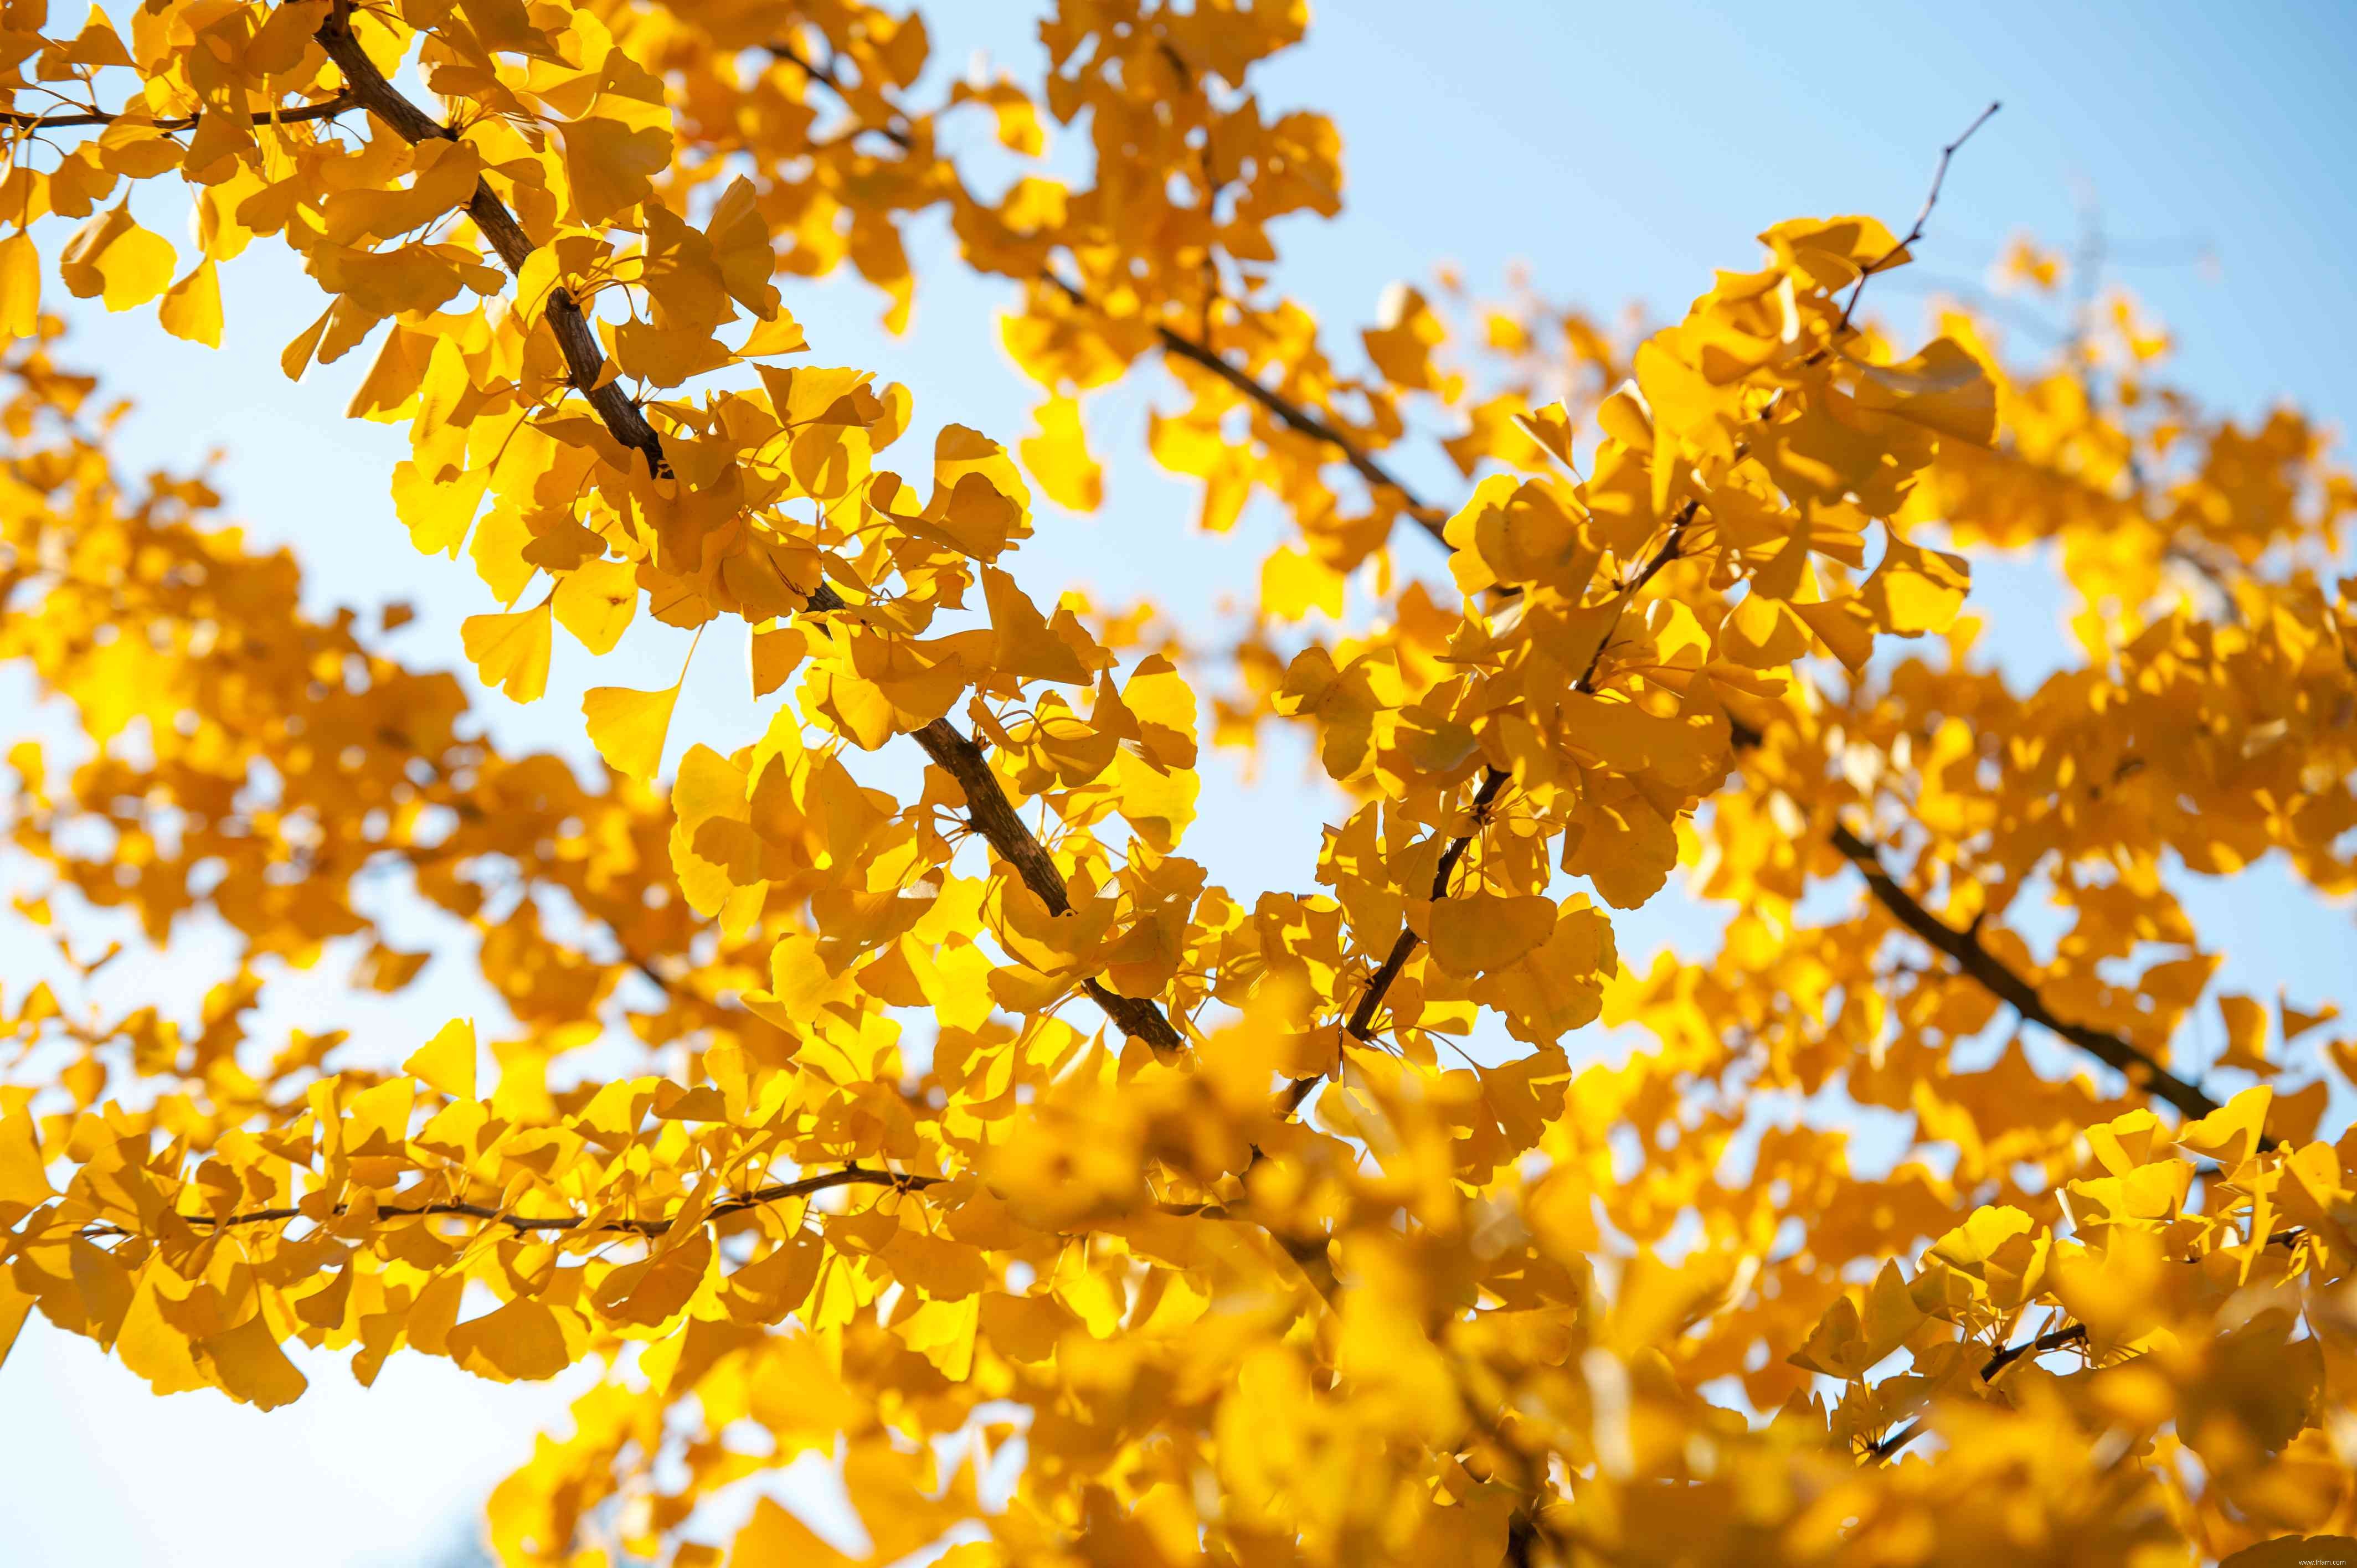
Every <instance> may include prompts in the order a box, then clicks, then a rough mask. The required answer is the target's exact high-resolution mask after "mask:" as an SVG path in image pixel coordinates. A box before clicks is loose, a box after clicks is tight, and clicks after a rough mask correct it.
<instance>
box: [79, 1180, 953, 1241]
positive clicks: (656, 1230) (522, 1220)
mask: <svg viewBox="0 0 2357 1568" xmlns="http://www.w3.org/2000/svg"><path fill="white" fill-rule="evenodd" d="M943 1179H945V1178H943V1177H941V1176H909V1175H905V1174H903V1173H901V1172H899V1171H877V1170H869V1169H867V1168H866V1167H865V1166H862V1165H847V1166H845V1168H843V1169H842V1170H839V1171H826V1172H823V1173H822V1174H820V1175H818V1176H803V1177H802V1178H801V1179H800V1180H797V1181H788V1182H779V1183H777V1184H775V1185H773V1186H770V1187H756V1188H754V1189H753V1190H752V1191H750V1192H740V1193H737V1194H734V1195H733V1196H731V1197H725V1198H722V1199H721V1200H720V1201H719V1202H718V1203H716V1204H714V1205H713V1206H712V1207H711V1208H708V1209H706V1210H705V1212H704V1219H705V1221H709V1220H714V1219H726V1218H727V1217H728V1216H729V1215H732V1214H742V1213H743V1212H745V1211H746V1210H747V1209H748V1208H759V1207H760V1206H761V1205H763V1204H765V1203H777V1202H780V1201H782V1200H783V1199H786V1198H789V1197H808V1196H809V1195H810V1194H812V1193H814V1192H824V1191H826V1190H828V1189H829V1188H831V1187H892V1188H894V1189H895V1190H897V1191H900V1192H921V1191H923V1190H924V1189H925V1188H926V1187H936V1186H939V1185H940V1184H941V1182H942V1180H943ZM350 1208H351V1206H350V1204H344V1203H339V1204H337V1205H336V1206H335V1207H334V1208H330V1209H329V1210H328V1218H331V1219H340V1218H341V1217H342V1216H344V1215H345V1214H347V1213H350ZM376 1212H377V1215H378V1218H380V1219H439V1218H444V1217H458V1218H463V1219H486V1220H490V1221H491V1222H493V1223H495V1224H500V1225H504V1226H507V1227H508V1228H509V1229H510V1230H515V1231H518V1232H522V1231H528V1230H534V1231H536V1230H577V1231H580V1232H581V1233H583V1234H584V1235H591V1236H603V1235H630V1236H661V1235H663V1234H665V1233H667V1232H668V1231H670V1230H671V1229H672V1228H673V1226H674V1225H675V1224H677V1223H678V1222H677V1221H676V1220H675V1219H608V1220H606V1221H605V1222H603V1223H601V1224H595V1225H593V1224H591V1223H590V1222H589V1220H588V1219H587V1217H586V1216H584V1215H579V1214H547V1215H531V1214H510V1213H508V1212H507V1211H505V1210H504V1209H499V1208H491V1207H490V1205H489V1204H482V1203H458V1202H448V1203H417V1204H385V1205H382V1206H380V1207H379V1208H378V1209H377V1211H376ZM178 1218H179V1219H183V1220H186V1221H187V1222H188V1224H190V1225H201V1226H204V1227H206V1228H207V1229H209V1230H226V1229H228V1228H229V1227H231V1226H233V1225H268V1224H274V1223H277V1222H279V1221H282V1220H288V1219H318V1218H320V1217H319V1216H317V1215H313V1214H307V1213H306V1212H305V1211H304V1210H303V1209H301V1208H255V1209H250V1210H248V1211H246V1212H245V1213H242V1214H228V1215H221V1216H214V1215H210V1214H182V1215H179V1216H178ZM81 1234H82V1235H83V1236H86V1237H102V1236H128V1235H130V1234H131V1232H130V1231H129V1230H125V1229H124V1228H123V1227H122V1226H120V1225H113V1224H97V1225H86V1226H84V1227H82V1229H81Z"/></svg>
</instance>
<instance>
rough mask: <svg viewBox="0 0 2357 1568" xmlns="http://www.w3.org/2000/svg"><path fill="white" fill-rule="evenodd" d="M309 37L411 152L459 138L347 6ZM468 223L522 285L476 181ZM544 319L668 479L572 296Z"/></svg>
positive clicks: (504, 223)
mask: <svg viewBox="0 0 2357 1568" xmlns="http://www.w3.org/2000/svg"><path fill="white" fill-rule="evenodd" d="M314 36H315V37H316V38H317V40H318V44H319V47H320V48H323V49H325V50H327V51H328V59H332V60H334V61H335V62H336V66H337V69H338V70H341V71H342V72H343V73H344V81H345V83H346V91H347V93H348V95H349V96H350V98H351V99H352V100H353V101H354V102H357V103H359V104H360V105H361V107H362V108H364V109H366V110H367V111H368V112H369V113H371V114H373V115H375V116H376V117H377V118H378V119H380V120H382V121H383V122H384V123H385V124H388V125H390V126H392V127H393V131H394V133H395V134H398V135H399V136H400V137H401V138H402V139H403V140H404V141H406V142H409V143H412V144H413V145H414V144H415V143H418V142H430V141H447V142H455V141H457V140H458V133H457V132H456V131H454V130H452V129H451V128H450V127H449V126H447V125H445V124H442V122H440V121H439V120H436V119H435V118H434V117H433V116H432V115H430V114H428V113H425V111H424V110H423V109H420V108H419V107H418V106H417V105H416V104H414V103H412V102H410V101H409V100H408V99H407V98H404V96H402V94H401V92H400V91H399V90H398V89H396V88H395V87H394V86H393V83H391V82H390V81H386V80H385V78H384V73H383V72H382V71H381V70H377V68H376V62H375V61H374V60H372V59H369V57H368V51H367V50H366V49H364V48H361V41H360V38H359V37H358V35H356V34H355V33H353V31H352V26H351V4H350V0H336V4H335V5H333V6H332V7H331V8H330V9H329V11H328V19H327V20H326V21H325V22H322V23H321V24H320V25H319V30H318V32H317V34H316V35H314ZM467 215H468V217H469V218H472V219H473V220H475V227H476V228H478V229H479V230H481V231H483V238H484V239H485V240H487V241H489V242H490V246H491V249H492V250H493V251H495V252H498V253H499V258H500V261H502V262H504V263H507V269H508V271H509V272H511V273H513V274H516V275H517V276H518V277H519V278H521V277H522V275H523V264H524V263H525V261H527V260H528V259H529V258H530V257H531V255H532V252H533V250H534V249H535V248H536V247H535V246H534V245H533V242H532V240H531V239H530V237H529V236H527V235H526V234H525V233H524V231H523V225H522V224H521V223H519V222H517V221H516V217H515V214H514V213H512V212H511V211H509V210H508V207H507V204H506V203H505V202H503V201H501V200H500V199H499V198H498V197H497V196H496V195H494V194H493V193H492V190H491V187H490V181H489V180H487V179H483V178H481V177H478V178H477V179H476V181H475V193H474V195H472V196H471V197H469V198H468V199H467ZM522 303H523V304H525V305H527V306H528V305H529V304H530V302H529V301H524V302H522ZM545 314H546V316H547V317H548V326H549V330H550V331H552V332H554V334H555V335H556V343H557V347H558V348H559V349H562V350H563V351H564V354H565V371H566V372H567V375H566V379H567V380H568V381H571V383H572V384H573V387H574V390H576V392H580V393H581V395H582V396H583V397H585V398H587V399H588V401H589V406H590V407H591V408H592V409H594V410H596V411H597V417H598V418H599V419H600V420H601V421H603V422H604V423H605V425H606V428H607V429H608V431H610V432H612V434H613V436H614V439H615V440H617V441H619V442H620V443H621V444H622V445H623V446H627V447H629V448H630V450H632V451H634V452H636V453H638V454H639V455H640V456H642V457H644V458H645V459H646V462H647V468H648V471H649V472H650V473H651V474H653V475H656V476H658V477H661V476H664V475H668V474H669V473H670V472H671V463H670V461H669V459H667V458H666V457H664V456H663V447H662V436H661V435H657V434H656V432H655V427H654V426H653V425H651V424H648V423H647V416H646V415H645V414H644V413H641V412H640V408H639V405H638V404H637V403H633V402H631V401H630V393H629V392H625V391H623V389H622V385H621V383H620V382H619V381H616V380H614V379H612V378H609V377H608V376H607V375H606V373H605V371H606V355H605V351H604V350H603V349H600V348H599V347H598V346H597V328H595V327H593V326H592V325H591V324H590V321H589V317H587V314H585V313H584V312H583V310H582V308H581V305H580V302H579V301H577V300H576V299H575V298H574V297H573V293H572V291H571V290H570V289H567V288H566V287H565V285H562V284H559V285H556V286H555V287H554V288H552V289H550V290H549V292H548V302H547V306H546V307H545ZM810 603H811V608H813V609H839V608H841V607H842V605H843V601H842V600H841V599H840V598H838V597H836V596H835V593H834V589H832V588H830V587H828V586H827V585H825V584H823V583H822V584H820V585H819V586H818V591H817V592H816V593H814V594H813V595H812V596H811V602H810Z"/></svg>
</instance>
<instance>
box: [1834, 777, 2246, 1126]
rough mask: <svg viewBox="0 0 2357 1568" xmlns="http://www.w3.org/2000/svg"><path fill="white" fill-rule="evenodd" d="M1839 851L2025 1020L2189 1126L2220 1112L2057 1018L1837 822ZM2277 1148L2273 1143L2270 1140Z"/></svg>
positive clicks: (2107, 1040) (1904, 920) (2093, 1032)
mask: <svg viewBox="0 0 2357 1568" xmlns="http://www.w3.org/2000/svg"><path fill="white" fill-rule="evenodd" d="M1831 836H1832V842H1833V846H1834V847H1835V849H1837V850H1839V851H1841V853H1842V854H1844V855H1845V856H1846V857H1847V858H1848V860H1849V862H1850V864H1851V865H1855V866H1857V870H1858V875H1861V876H1863V877H1865V878H1866V885H1867V889H1868V890H1869V891H1871V892H1872V893H1873V895H1874V897H1875V901H1876V902H1877V903H1878V904H1880V905H1881V906H1882V907H1883V908H1885V909H1887V910H1889V913H1890V915H1891V918H1894V919H1896V920H1897V921H1898V922H1899V923H1900V925H1902V926H1904V927H1906V928H1907V929H1909V930H1910V931H1912V932H1913V933H1915V935H1917V936H1918V937H1921V939H1922V940H1924V941H1926V942H1928V943H1929V944H1931V945H1932V947H1934V948H1936V949H1938V950H1940V951H1942V952H1943V953H1945V954H1947V955H1948V957H1949V958H1950V959H1952V960H1953V961H1954V962H1955V964H1956V967H1957V968H1958V969H1960V970H1962V971H1963V972H1964V973H1965V974H1966V975H1967V976H1969V977H1970V978H1971V979H1973V980H1975V981H1977V982H1978V983H1980V984H1981V985H1982V986H1983V987H1985V988H1986V990H1988V991H1989V992H1990V993H1992V994H1994V995H1996V997H1997V998H1998V999H1999V1000H2001V1001H2003V1002H2004V1003H2005V1004H2007V1006H2009V1007H2011V1008H2012V1009H2013V1010H2014V1011H2015V1012H2016V1013H2018V1014H2020V1015H2022V1016H2023V1017H2024V1018H2027V1019H2029V1021H2030V1022H2031V1023H2033V1024H2036V1025H2038V1026H2040V1028H2043V1029H2045V1030H2046V1031H2047V1032H2048V1033H2050V1034H2052V1035H2055V1036H2059V1037H2061V1038H2062V1039H2065V1040H2068V1041H2069V1042H2070V1043H2071V1044H2072V1045H2074V1046H2076V1047H2079V1048H2080V1049H2081V1050H2083V1051H2085V1052H2086V1053H2087V1054H2088V1055H2090V1056H2092V1057H2093V1058H2096V1059H2097V1060H2098V1061H2101V1062H2103V1063H2104V1065H2105V1066H2106V1067H2110V1068H2112V1069H2115V1070H2116V1071H2118V1072H2120V1073H2123V1074H2125V1075H2126V1078H2127V1080H2128V1082H2129V1084H2130V1085H2131V1086H2132V1087H2134V1088H2136V1089H2139V1090H2145V1091H2146V1092H2147V1093H2150V1094H2153V1095H2156V1096H2158V1098H2160V1099H2162V1100H2166V1101H2169V1104H2171V1105H2174V1106H2175V1107H2177V1109H2178V1110H2179V1111H2180V1112H2183V1113H2184V1114H2185V1115H2186V1117H2187V1118H2188V1119H2189V1120H2197V1121H2198V1120H2199V1119H2200V1118H2201V1117H2204V1116H2207V1115H2209V1114H2210V1113H2211V1112H2213V1111H2215V1110H2217V1109H2218V1102H2217V1101H2214V1100H2212V1099H2211V1098H2210V1097H2209V1096H2208V1095H2206V1094H2204V1093H2202V1092H2201V1090H2199V1089H2196V1088H2195V1087H2193V1085H2191V1084H2190V1083H2188V1082H2186V1081H2185V1080H2184V1079H2181V1078H2179V1077H2178V1076H2176V1075H2175V1074H2174V1073H2172V1072H2170V1071H2169V1069H2167V1068H2164V1067H2162V1066H2161V1065H2160V1064H2159V1063H2158V1062H2157V1061H2155V1060H2154V1059H2153V1058H2151V1057H2150V1056H2149V1055H2147V1053H2146V1052H2145V1051H2143V1050H2141V1049H2139V1048H2138V1047H2136V1046H2133V1045H2131V1044H2129V1043H2128V1042H2127V1041H2126V1040H2124V1039H2122V1038H2120V1036H2117V1035H2109V1034H2105V1033H2104V1031H2103V1030H2101V1029H2092V1028H2089V1027H2088V1026H2086V1025H2084V1024H2073V1023H2071V1022H2069V1021H2068V1020H2066V1019H2063V1018H2060V1017H2057V1016H2056V1015H2055V1013H2054V1010H2053V1009H2052V1008H2050V1007H2049V1006H2047V1005H2046V1004H2045V1002H2044V1001H2043V1000H2042V999H2041V998H2040V996H2039V994H2038V988H2037V987H2036V986H2034V985H2032V984H2030V983H2029V982H2028V981H2027V980H2024V979H2023V978H2022V977H2021V976H2020V975H2018V974H2016V973H2015V972H2013V971H2012V970H2011V969H2009V968H2008V967H2007V965H2006V963H2005V961H2003V960H2001V959H1999V958H1998V957H1997V956H1996V954H1995V953H1993V952H1991V951H1989V950H1988V948H1987V946H1986V944H1985V943H1983V942H1982V940H1981V938H1980V932H1979V931H1978V930H1977V929H1970V930H1962V931H1960V930H1957V929H1955V928H1954V927H1953V926H1951V925H1949V924H1948V923H1947V922H1946V921H1945V920H1943V919H1941V918H1939V917H1938V916H1937V915H1934V914H1932V911H1931V910H1929V909H1927V908H1924V907H1923V905H1922V903H1921V900H1919V899H1917V898H1916V897H1915V896H1914V895H1913V894H1911V893H1910V892H1908V891H1907V889H1905V888H1904V887H1901V886H1899V884H1898V882H1897V881H1896V880H1894V879H1893V878H1892V876H1891V875H1890V873H1889V871H1888V870H1886V869H1885V868H1884V867H1883V864H1882V857H1881V855H1880V854H1878V853H1877V851H1876V849H1875V847H1874V845H1872V844H1870V843H1867V841H1866V840H1864V839H1862V838H1860V837H1858V836H1857V834H1856V833H1854V832H1850V830H1849V829H1848V828H1847V827H1846V826H1844V825H1843V824H1842V823H1841V822H1835V823H1834V827H1833V833H1832V835H1831ZM2264 1142H2265V1144H2266V1145H2267V1146H2272V1140H2265V1141H2264Z"/></svg>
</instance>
